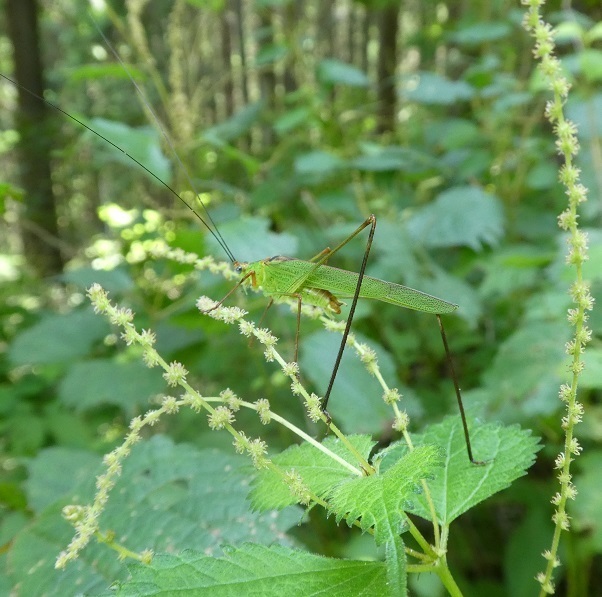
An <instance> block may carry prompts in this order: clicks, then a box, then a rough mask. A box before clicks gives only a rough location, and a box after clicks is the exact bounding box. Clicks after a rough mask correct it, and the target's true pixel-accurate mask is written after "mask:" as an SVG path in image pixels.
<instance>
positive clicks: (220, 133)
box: [203, 101, 265, 147]
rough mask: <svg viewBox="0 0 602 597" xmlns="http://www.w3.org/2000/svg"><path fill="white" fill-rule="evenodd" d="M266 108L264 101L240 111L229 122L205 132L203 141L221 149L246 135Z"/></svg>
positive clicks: (226, 121) (221, 123)
mask: <svg viewBox="0 0 602 597" xmlns="http://www.w3.org/2000/svg"><path fill="white" fill-rule="evenodd" d="M264 107H265V102H264V101H258V102H254V103H252V104H249V105H248V106H245V107H244V108H242V109H240V110H238V112H236V113H235V114H233V115H232V116H231V117H230V118H228V120H225V121H224V122H220V123H219V124H216V125H215V126H212V127H210V128H208V129H205V130H204V131H203V139H204V140H205V141H207V142H208V143H211V144H213V145H215V146H216V147H221V146H222V145H224V144H225V143H229V142H231V141H234V140H235V139H238V137H240V136H241V135H244V134H245V133H246V132H247V131H248V130H249V129H250V128H251V126H253V124H255V122H256V121H257V120H258V119H259V117H260V116H261V113H262V112H263V109H264Z"/></svg>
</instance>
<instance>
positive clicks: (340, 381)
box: [299, 318, 434, 433]
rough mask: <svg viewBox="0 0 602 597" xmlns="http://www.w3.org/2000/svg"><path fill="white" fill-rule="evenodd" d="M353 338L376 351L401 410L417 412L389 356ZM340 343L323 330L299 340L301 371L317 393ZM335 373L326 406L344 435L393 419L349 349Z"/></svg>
mask: <svg viewBox="0 0 602 597" xmlns="http://www.w3.org/2000/svg"><path fill="white" fill-rule="evenodd" d="M433 319H434V318H433ZM356 338H357V340H358V341H359V342H366V343H367V344H368V345H369V346H370V347H371V348H372V349H373V350H374V351H375V352H376V355H377V357H378V364H379V367H380V370H381V373H382V375H383V376H384V378H385V379H386V380H387V381H388V383H389V384H390V385H391V386H392V387H396V388H398V389H399V391H400V392H401V393H402V394H403V396H404V407H405V408H406V409H407V410H408V411H409V412H410V414H411V415H416V414H418V413H420V412H421V409H422V407H421V406H420V403H419V402H418V400H417V398H416V396H415V395H414V393H413V392H412V390H411V389H410V388H407V387H405V386H404V385H403V384H401V383H399V380H398V379H397V375H396V373H395V363H394V362H393V358H392V357H391V355H390V354H389V353H388V352H387V351H386V350H385V349H384V348H383V347H382V346H379V345H378V344H376V343H374V342H373V341H369V340H368V339H367V338H365V337H364V336H362V335H361V334H356ZM340 343H341V337H340V336H339V335H338V334H333V333H332V332H326V331H324V330H321V331H319V332H316V333H314V334H311V335H308V336H306V337H305V338H303V339H302V340H301V353H300V354H301V358H300V360H299V362H300V364H301V370H302V371H303V372H304V375H306V376H307V377H308V379H310V380H311V381H312V383H313V384H314V385H315V386H316V388H317V389H318V392H319V393H322V392H324V391H325V390H326V387H327V384H328V380H329V379H330V375H331V373H332V366H333V364H334V360H335V357H336V354H337V350H338V349H339V345H340ZM339 373H340V374H339V376H338V377H337V382H336V383H335V385H334V387H333V389H332V394H331V400H330V402H329V405H328V409H329V412H330V414H331V415H332V417H333V419H334V421H335V422H336V423H337V425H339V426H340V428H341V429H343V430H344V431H346V432H351V431H354V432H356V433H378V432H379V431H380V430H381V429H382V428H383V425H385V424H387V423H388V422H390V421H391V419H392V418H393V413H392V410H391V407H390V406H387V405H386V404H385V402H384V401H383V400H382V388H381V386H380V385H379V384H378V382H377V380H375V379H374V377H373V376H371V375H370V374H369V373H368V372H367V371H366V369H365V368H364V367H363V366H360V363H359V362H358V359H357V356H356V355H355V354H353V352H352V351H350V350H348V351H346V352H345V353H344V354H343V360H342V361H341V367H340V369H339Z"/></svg>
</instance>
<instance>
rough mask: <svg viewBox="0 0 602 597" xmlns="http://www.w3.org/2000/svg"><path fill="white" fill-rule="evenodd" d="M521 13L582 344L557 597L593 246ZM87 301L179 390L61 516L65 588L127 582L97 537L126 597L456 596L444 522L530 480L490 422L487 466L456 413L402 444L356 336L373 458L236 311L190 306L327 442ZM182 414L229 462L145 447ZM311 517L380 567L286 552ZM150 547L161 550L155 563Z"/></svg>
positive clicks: (557, 519) (204, 263)
mask: <svg viewBox="0 0 602 597" xmlns="http://www.w3.org/2000/svg"><path fill="white" fill-rule="evenodd" d="M524 4H528V5H529V6H528V10H529V11H528V14H527V17H526V19H525V26H526V28H527V29H528V30H529V31H530V32H532V33H533V35H534V38H535V40H536V43H535V55H536V57H537V58H539V59H541V61H542V70H543V72H544V74H545V75H546V77H547V78H548V80H549V82H550V89H551V90H552V92H553V94H554V99H553V100H552V101H550V102H549V104H548V105H547V108H546V114H547V116H548V118H549V119H550V121H551V122H552V123H553V125H554V127H555V133H556V134H557V137H558V141H557V148H558V151H559V153H560V154H561V155H562V156H563V158H564V165H563V167H562V169H561V172H560V178H561V182H562V183H563V184H564V185H565V186H566V188H567V195H568V197H569V207H568V208H567V210H566V211H564V212H563V213H562V214H561V216H560V225H561V227H562V228H563V229H565V230H567V232H568V234H567V236H568V239H569V244H570V252H569V256H568V261H569V263H570V264H572V265H573V266H574V267H575V283H574V284H573V286H572V288H571V294H572V297H573V299H574V302H575V306H574V308H572V309H571V310H570V312H569V319H570V321H571V323H572V324H573V325H574V327H575V337H574V340H572V341H571V342H569V343H568V344H567V352H568V353H569V354H570V356H571V358H572V363H571V374H572V379H571V382H570V384H566V385H563V386H562V387H561V389H560V397H561V398H562V400H563V401H564V402H565V403H566V405H567V414H566V416H565V417H564V418H563V428H564V429H565V431H566V439H565V447H564V450H563V452H562V453H561V454H560V455H559V456H558V458H557V461H556V466H557V468H558V470H559V477H558V478H559V482H560V490H559V492H558V493H557V494H556V495H555V496H554V497H553V498H552V501H553V503H554V505H555V506H556V512H555V515H554V523H555V530H554V536H553V540H552V544H551V547H550V549H549V550H548V551H546V552H545V554H544V555H545V557H546V559H547V568H546V570H545V571H544V572H542V573H541V574H540V575H539V577H538V580H539V582H540V584H541V591H542V593H543V592H547V593H551V592H553V590H554V588H553V585H552V574H553V570H554V568H555V567H556V566H557V565H558V560H557V557H556V556H557V552H558V545H559V538H560V534H561V532H562V531H563V530H567V529H568V528H569V518H568V515H567V514H566V504H567V501H568V500H569V499H572V498H574V497H575V495H576V492H575V489H574V487H573V486H572V483H571V473H570V464H571V462H572V460H573V456H574V455H577V454H578V453H579V451H580V447H579V444H578V443H577V441H576V439H575V438H574V436H573V430H574V426H575V424H576V423H578V422H579V420H580V419H581V415H582V412H583V409H582V407H581V405H580V404H579V403H578V402H577V400H576V395H577V382H578V378H579V374H580V372H581V370H582V368H583V365H582V363H581V361H580V355H581V353H582V352H583V348H584V346H585V344H586V343H587V341H588V340H589V339H590V336H591V332H589V330H588V329H587V327H586V326H585V321H586V319H587V316H586V312H587V311H588V310H590V309H591V307H592V299H591V296H590V295H589V289H588V286H587V285H586V284H585V283H584V282H583V280H582V275H581V265H582V263H583V261H584V260H585V259H586V257H587V255H586V248H587V242H586V238H585V236H584V235H583V233H581V232H580V231H579V230H578V227H577V206H578V204H579V203H580V202H581V201H583V200H584V199H585V189H584V188H583V186H582V185H581V184H580V183H579V171H578V169H577V168H575V166H574V165H573V161H572V160H573V157H574V155H575V154H576V152H577V141H576V137H575V127H574V125H572V123H570V122H568V121H567V120H566V119H565V118H564V115H563V106H564V103H565V101H566V96H567V93H568V84H567V82H566V80H565V79H564V78H563V76H562V73H561V70H560V68H559V64H558V61H557V59H556V58H554V56H553V41H552V38H551V31H550V28H549V26H547V25H546V24H545V23H543V21H542V19H541V17H540V15H539V8H540V5H541V2H539V1H537V0H534V1H529V2H527V1H524ZM153 256H154V257H156V258H168V259H172V260H174V261H176V262H179V263H185V264H189V265H190V264H192V265H193V266H194V267H195V269H197V270H200V271H202V270H209V271H211V272H213V273H217V274H221V275H223V276H224V277H226V279H229V280H232V279H233V278H234V277H235V276H236V273H235V272H234V271H232V270H231V269H230V266H229V265H228V264H223V263H216V262H215V261H214V260H213V259H212V258H209V257H205V258H202V259H199V258H198V256H197V255H194V254H190V253H186V252H184V251H181V250H174V249H170V248H169V247H167V246H165V245H158V246H156V247H155V249H154V250H153ZM88 295H89V297H90V300H91V301H92V303H93V305H94V309H95V310H96V311H97V312H98V313H100V314H103V315H105V316H106V317H107V318H108V319H109V320H110V322H111V323H112V324H113V325H116V326H118V327H120V328H121V335H122V338H123V339H124V341H125V342H126V344H128V345H130V346H132V347H136V348H137V349H138V350H140V352H141V356H142V358H143V360H144V362H145V364H146V365H147V366H148V367H149V368H161V369H163V377H164V379H165V380H166V381H167V383H168V384H169V385H170V386H173V387H174V388H177V389H178V392H177V394H176V395H174V396H164V397H163V398H162V401H161V405H160V406H159V407H158V408H155V409H153V410H149V411H148V412H147V413H146V414H145V415H143V416H140V417H135V418H134V419H133V420H132V421H131V423H130V426H129V432H128V433H127V435H126V437H125V439H124V441H123V443H122V444H121V445H120V446H119V447H117V448H116V449H114V450H113V451H112V452H110V453H109V454H107V455H106V456H105V457H104V467H105V469H104V471H103V473H102V474H100V475H99V476H98V477H97V478H96V489H95V492H93V493H94V498H93V499H92V501H91V503H90V504H88V505H83V506H82V505H67V506H65V507H64V508H63V514H64V516H65V518H67V520H69V521H70V522H71V523H72V524H73V526H74V527H75V536H74V537H73V539H72V540H71V542H70V543H69V544H68V546H67V547H66V549H65V550H64V551H63V552H62V553H61V554H60V555H59V557H58V559H57V561H56V567H57V568H67V573H66V574H73V576H72V577H71V578H72V579H73V583H74V586H75V584H77V585H78V586H79V587H80V589H81V590H86V589H94V588H97V587H98V585H97V584H96V585H95V584H94V583H97V582H98V578H96V579H92V577H91V575H88V576H86V575H85V574H82V573H83V572H84V571H85V567H86V566H89V567H90V568H93V569H94V570H95V571H96V570H97V569H102V572H103V578H118V577H119V578H121V575H122V571H120V570H119V568H118V564H117V562H115V561H114V559H113V560H111V561H110V560H109V558H107V557H106V556H107V554H106V552H105V553H104V554H101V553H100V552H99V550H100V549H102V546H99V545H94V543H100V544H104V545H106V546H109V547H110V548H112V549H114V550H115V551H116V552H117V554H118V555H119V557H120V558H133V559H135V560H139V563H137V564H133V565H131V566H130V567H129V570H130V578H129V579H128V580H127V581H123V582H122V583H121V584H119V586H118V587H117V593H118V594H125V595H131V594H145V595H153V594H160V593H162V592H166V591H168V592H175V591H185V590H187V591H189V592H195V594H201V593H203V592H206V593H207V594H211V595H231V594H241V593H242V594H262V595H263V594H266V595H267V594H274V595H281V594H286V595H307V594H309V593H311V594H316V593H319V592H322V593H324V594H333V592H334V591H336V594H337V595H362V594H364V595H403V594H405V593H406V592H407V578H408V575H409V574H412V573H413V574H419V573H426V572H431V573H435V574H436V575H437V576H438V577H439V578H440V580H441V582H442V583H443V585H444V586H445V587H446V589H447V590H448V592H449V594H451V595H460V594H461V592H460V589H459V587H458V585H457V583H456V582H455V580H454V578H453V575H452V572H451V570H450V568H449V566H448V563H447V553H448V545H449V539H450V532H451V528H452V527H451V523H452V522H453V521H454V520H455V519H456V518H458V517H459V516H460V515H461V514H463V513H465V512H467V511H468V510H469V509H471V508H473V507H474V506H475V505H477V504H478V503H479V502H481V501H483V500H485V499H486V498H488V497H490V496H492V495H493V494H495V493H496V492H498V491H500V490H502V489H504V488H506V487H508V485H509V484H510V483H512V482H513V481H514V480H515V479H516V478H518V477H520V476H522V475H524V474H525V471H526V470H527V469H528V467H529V466H530V465H531V464H532V463H533V462H534V458H535V454H536V452H537V450H538V441H537V439H536V438H534V437H532V436H531V434H530V432H529V431H525V430H521V429H520V428H519V427H517V426H512V427H502V426H499V425H496V424H493V423H482V422H479V424H478V425H476V424H475V421H474V420H469V424H470V427H471V430H472V438H473V447H474V449H475V452H476V453H477V454H478V458H479V459H480V460H483V461H484V464H483V465H481V466H476V465H474V464H472V463H470V461H469V459H468V458H467V454H466V449H465V445H464V434H463V430H462V426H461V422H460V418H459V417H449V418H447V419H445V420H444V421H443V422H441V423H439V424H436V425H431V426H429V427H427V428H426V429H424V430H423V432H422V433H420V434H415V435H410V433H409V431H408V424H409V418H408V416H407V414H406V413H405V412H404V410H403V409H402V408H401V407H400V404H402V403H401V402H400V398H401V397H400V395H399V393H398V392H397V390H395V389H393V388H390V387H389V386H388V385H387V383H386V380H385V379H384V377H383V375H382V374H381V371H380V369H379V366H378V362H377V359H376V356H375V353H374V351H373V350H371V349H370V348H369V347H368V346H366V345H364V344H361V343H359V342H357V341H356V339H355V338H354V337H353V335H350V336H349V338H348V343H349V345H350V346H351V347H352V348H353V349H354V350H355V352H356V353H357V355H358V357H359V359H360V360H361V361H362V362H363V364H364V365H365V366H366V368H367V369H368V371H369V372H370V373H371V374H372V375H373V376H374V377H375V378H376V379H377V380H378V382H379V384H380V385H381V387H382V399H383V400H384V401H385V403H386V404H387V405H389V406H390V408H391V409H392V412H391V419H392V420H393V421H394V423H393V428H394V429H395V431H396V432H398V433H399V434H400V439H399V440H398V441H395V442H393V443H392V444H390V445H389V446H387V447H386V448H384V449H380V448H378V447H377V446H376V442H375V441H374V440H373V439H372V438H371V437H370V436H368V435H345V434H343V433H342V432H341V431H340V430H339V429H338V427H337V426H336V421H331V420H329V418H328V417H327V416H326V415H325V414H324V413H323V411H322V408H321V401H320V398H319V397H318V396H317V395H315V394H312V393H310V392H308V391H307V390H306V389H305V387H304V385H303V384H302V383H301V381H300V377H299V369H298V366H297V364H296V363H292V362H287V361H286V360H285V359H284V358H283V357H282V355H281V354H280V353H279V352H278V350H277V344H278V340H277V338H276V337H275V336H274V335H273V334H272V333H271V332H270V331H269V330H267V329H260V328H259V327H257V326H256V325H255V324H253V323H252V322H251V321H249V320H248V319H246V313H245V312H244V311H243V310H241V309H240V308H236V307H224V306H221V305H220V306H217V307H216V308H213V307H215V306H216V303H215V301H214V300H212V299H209V298H207V297H201V298H199V299H198V303H197V305H198V307H199V310H200V311H201V313H203V314H204V315H205V316H209V317H212V318H214V319H216V320H219V321H220V322H221V325H224V326H225V325H235V326H237V327H238V329H239V331H240V332H241V334H242V335H243V336H244V337H247V338H249V337H253V338H256V340H257V341H258V342H259V343H260V344H262V345H263V349H264V355H265V358H266V360H267V361H268V362H269V363H272V364H273V366H274V367H276V364H277V365H278V366H279V367H280V368H281V370H282V372H283V373H284V375H285V376H287V377H288V378H289V380H290V384H291V393H292V394H293V395H294V396H297V397H299V398H300V399H301V400H302V401H303V403H304V405H305V408H306V411H307V417H308V418H309V419H310V420H312V421H314V422H317V423H318V422H321V423H322V424H323V425H324V430H327V429H328V431H329V432H330V435H329V436H328V437H327V438H326V439H324V440H323V441H321V442H320V441H317V440H316V439H315V438H313V437H311V436H310V435H308V434H307V433H306V432H304V431H303V430H301V429H300V428H298V427H297V426H295V425H293V424H292V423H291V422H290V421H289V420H288V419H287V418H286V417H285V416H283V414H282V413H277V412H274V411H273V410H272V407H271V406H270V404H269V402H268V401H267V400H265V399H261V400H258V401H256V402H254V403H251V402H248V401H245V400H244V397H240V396H236V395H235V394H234V393H233V392H232V391H230V390H229V389H228V388H224V389H223V391H222V392H221V393H220V394H219V395H217V396H205V395H203V392H202V389H197V388H194V387H193V386H192V385H191V384H190V383H189V382H188V381H187V370H186V368H185V366H184V365H183V364H182V363H179V362H171V363H168V362H167V361H166V360H165V359H164V358H162V356H161V354H160V353H159V352H158V351H157V350H156V348H155V334H154V333H153V332H152V331H150V330H141V331H140V330H138V329H137V328H136V326H135V324H134V314H133V313H132V312H131V311H130V310H129V309H127V308H120V307H117V306H115V305H113V304H112V303H111V301H110V299H109V297H108V294H107V293H106V292H105V291H104V290H103V289H102V287H101V286H99V285H97V284H95V285H93V286H92V287H90V288H89V291H88ZM303 312H304V313H305V314H306V315H308V316H312V317H317V318H321V319H322V321H323V323H324V325H325V326H326V327H327V329H330V330H332V331H335V332H340V331H342V329H343V327H344V325H343V324H342V323H341V322H334V321H332V320H331V319H330V318H329V317H326V316H325V315H323V314H321V313H320V311H319V310H316V309H314V308H304V309H303ZM249 350H257V348H256V347H252V348H250V349H249ZM233 365H234V364H233ZM376 399H377V397H374V400H376ZM183 408H190V409H192V410H193V411H194V412H197V413H199V414H201V413H206V422H207V425H208V426H209V427H210V428H211V429H212V430H215V432H216V433H222V434H230V436H231V437H232V444H233V448H234V449H233V451H232V452H233V453H232V457H229V456H228V455H227V454H226V453H225V452H223V451H220V452H217V451H213V450H204V451H195V450H193V449H190V447H186V446H176V445H174V444H172V443H170V442H169V441H168V440H167V439H165V438H164V437H157V438H154V439H152V440H149V441H147V442H142V443H139V442H140V440H141V439H142V432H143V430H144V429H145V428H146V427H152V426H154V425H156V424H157V423H158V422H159V421H160V420H161V418H162V417H163V415H169V414H175V413H177V412H178V411H180V410H181V409H183ZM242 409H248V410H251V411H255V412H256V413H257V416H258V417H259V420H260V421H261V423H262V424H264V425H282V426H284V427H286V428H287V429H288V430H289V431H291V432H292V433H294V434H295V435H297V436H298V438H299V443H298V444H295V445H293V446H290V447H289V448H287V449H285V450H284V451H282V452H278V451H277V450H276V449H274V448H273V447H271V446H270V445H268V443H266V442H265V441H264V440H263V439H262V438H261V437H256V436H255V437H254V436H253V434H252V433H249V434H247V433H245V429H244V425H243V424H241V423H239V422H238V420H237V413H238V412H239V411H241V410H242ZM136 444H139V445H136ZM234 452H236V453H238V454H245V455H247V456H248V460H247V461H246V462H248V463H249V464H247V465H241V462H240V461H241V458H240V456H238V457H237V456H236V455H235V454H234ZM57 462H59V460H57ZM47 464H48V462H47ZM81 468H82V469H84V470H85V471H86V472H87V471H88V470H89V463H81ZM90 493H92V492H90ZM81 494H82V495H84V494H85V492H84V491H83V490H82V491H81ZM78 497H79V496H78ZM247 498H248V500H247ZM40 500H41V498H39V499H38V501H40ZM74 501H77V500H74ZM80 501H84V500H80ZM312 508H323V509H324V510H325V511H326V512H327V514H328V515H330V516H332V517H333V518H334V519H335V520H336V522H338V523H342V522H345V523H346V524H347V525H348V526H349V527H358V532H363V533H365V534H368V535H370V536H371V537H372V540H373V542H374V543H375V544H376V546H378V547H381V548H382V551H383V553H384V558H383V561H359V560H353V559H335V558H326V557H324V556H321V555H317V554H313V553H311V552H309V551H307V550H299V549H295V548H294V547H293V546H294V541H293V539H292V538H291V537H290V536H289V535H287V534H286V531H287V529H288V528H290V527H291V526H292V525H294V524H295V523H298V522H299V521H301V520H302V519H303V515H304V509H305V510H309V509H312ZM420 519H423V520H424V521H427V523H428V524H426V525H425V524H423V522H422V521H420ZM428 525H430V531H429V533H428V535H427V533H426V531H425V529H427V528H429V527H428ZM92 540H94V541H92ZM91 542H92V543H93V544H92V545H88V544H89V543H91ZM141 545H146V546H147V549H144V547H143V548H140V547H139V546H141ZM151 546H152V547H154V548H155V549H156V550H157V553H155V554H153V552H152V551H151V549H150V547H151ZM216 546H221V549H222V551H223V553H217V547H216ZM84 548H85V550H84ZM184 548H185V549H184ZM44 549H46V547H45V546H44ZM82 550H84V551H82ZM159 550H161V551H160V552H159ZM41 551H42V550H41ZM44 553H46V552H45V551H44ZM24 559H25V558H24ZM70 571H73V572H70ZM82 579H86V580H85V582H84V581H82ZM63 581H64V579H63ZM82 582H84V584H86V583H87V586H82Z"/></svg>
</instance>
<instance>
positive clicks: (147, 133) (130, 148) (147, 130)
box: [85, 118, 171, 184]
mask: <svg viewBox="0 0 602 597" xmlns="http://www.w3.org/2000/svg"><path fill="white" fill-rule="evenodd" d="M87 124H89V126H90V128H91V129H93V130H94V131H96V132H97V133H99V134H100V135H102V136H103V137H105V138H107V139H110V140H111V141H112V142H113V143H114V144H115V145H117V146H118V147H119V148H121V149H122V150H123V151H119V150H118V149H116V148H115V147H114V146H112V145H109V144H107V143H104V142H101V140H99V139H98V138H97V137H96V136H95V135H92V133H90V132H89V131H86V133H85V136H87V137H89V138H90V139H94V144H95V146H96V147H97V149H96V150H95V157H96V158H98V159H101V158H102V157H103V155H104V156H106V157H105V158H104V159H105V161H111V162H118V163H120V164H123V165H125V166H127V167H129V168H132V167H133V168H136V167H137V166H136V164H134V163H133V162H132V160H131V159H130V158H129V157H128V156H127V155H125V154H124V153H123V152H124V151H126V152H127V153H128V154H129V155H130V156H132V157H133V158H134V159H135V160H136V161H137V162H139V163H140V164H141V165H142V167H143V168H144V169H145V170H146V174H147V175H148V177H149V178H150V179H151V180H152V181H153V182H155V183H157V184H159V183H158V181H157V179H156V178H155V177H154V176H152V175H151V174H150V172H152V173H153V174H154V175H155V176H157V177H158V178H160V179H161V180H163V181H165V182H167V183H169V181H170V178H171V167H170V162H169V160H168V159H167V158H166V157H165V155H164V154H163V151H162V149H161V143H160V139H161V135H160V133H159V132H158V131H157V130H155V129H154V128H153V127H151V126H144V127H138V128H136V127H132V126H128V125H126V124H123V123H122V122H116V121H114V120H106V119H105V118H93V119H92V120H90V121H89V122H88V123H87Z"/></svg>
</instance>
